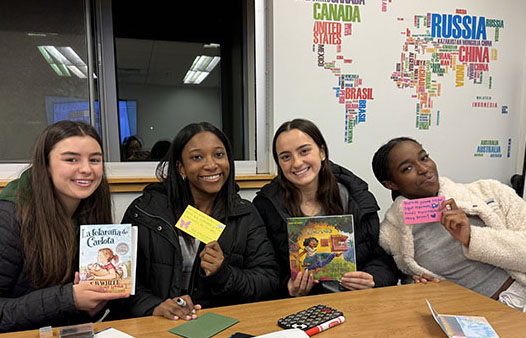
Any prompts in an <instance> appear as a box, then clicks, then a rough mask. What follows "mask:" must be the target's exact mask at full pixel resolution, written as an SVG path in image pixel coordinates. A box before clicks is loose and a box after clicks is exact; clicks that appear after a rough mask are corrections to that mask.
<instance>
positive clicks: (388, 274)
mask: <svg viewBox="0 0 526 338" xmlns="http://www.w3.org/2000/svg"><path fill="white" fill-rule="evenodd" d="M273 155H274V160H275V161H276V163H277V164H278V177H276V178H275V179H274V180H273V181H272V182H270V183H269V184H267V185H266V186H265V187H263V188H262V189H261V191H259V192H258V193H257V196H256V198H255V199H254V205H255V206H256V208H257V209H258V211H259V213H260V215H261V217H262V218H263V222H264V223H265V225H266V226H267V233H268V236H269V238H270V239H271V242H272V244H273V245H274V250H275V252H276V257H277V261H278V264H279V266H280V270H281V272H280V296H281V297H287V296H302V295H306V294H310V293H320V292H335V291H343V290H358V289H366V288H372V287H379V286H387V285H395V284H396V283H397V281H398V270H397V268H396V265H395V263H394V261H393V259H392V257H391V256H389V255H387V254H386V253H385V251H384V250H383V249H382V248H381V247H380V246H379V244H378V234H379V219H378V214H377V211H378V209H379V208H378V205H377V203H376V200H375V198H374V196H373V195H372V194H371V193H370V192H369V190H368V186H367V183H365V182H364V181H363V180H362V179H360V178H359V177H358V176H356V175H354V174H353V173H352V172H350V171H349V170H347V169H345V168H343V167H340V166H338V165H336V164H334V163H331V162H330V161H329V151H328V148H327V144H326V142H325V140H324V138H323V136H322V134H321V132H320V131H319V129H318V128H317V127H316V126H315V125H314V124H313V123H312V122H310V121H307V120H303V119H295V120H292V121H289V122H285V123H283V124H282V125H281V127H280V128H279V129H278V130H277V131H276V134H275V135H274V141H273ZM341 214H352V215H353V219H354V226H355V246H356V259H357V270H358V271H355V272H347V273H345V274H344V276H343V277H342V279H341V281H340V282H339V283H334V282H320V283H316V281H314V277H313V275H312V273H310V274H307V273H301V272H300V273H298V275H297V277H296V278H295V280H291V278H290V266H289V248H288V235H287V218H288V217H301V216H315V215H341Z"/></svg>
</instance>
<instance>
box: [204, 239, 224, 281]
mask: <svg viewBox="0 0 526 338" xmlns="http://www.w3.org/2000/svg"><path fill="white" fill-rule="evenodd" d="M199 257H200V258H201V268H202V269H203V270H205V274H206V275H207V276H210V275H212V274H214V273H216V271H217V270H219V268H220V267H221V264H223V261H224V259H225V257H224V256H223V250H221V246H219V243H218V242H217V241H212V242H210V243H208V244H207V245H206V246H205V248H204V249H203V251H201V253H200V254H199Z"/></svg>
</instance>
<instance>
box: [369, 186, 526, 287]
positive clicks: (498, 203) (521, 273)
mask: <svg viewBox="0 0 526 338" xmlns="http://www.w3.org/2000/svg"><path fill="white" fill-rule="evenodd" d="M439 182H440V190H439V192H438V196H445V197H446V199H449V198H454V199H455V202H456V203H457V206H458V208H459V209H461V210H463V211H464V212H465V213H466V214H469V215H477V216H478V217H480V219H481V220H482V221H483V222H484V223H485V224H486V225H487V227H477V226H471V237H470V242H469V248H468V247H465V246H463V247H462V248H463V251H464V255H465V256H466V257H467V258H469V259H472V260H477V261H480V262H484V263H488V264H491V265H494V266H498V267H500V268H502V269H504V270H505V271H506V272H507V273H508V274H509V275H510V276H511V277H512V278H514V279H515V280H517V281H518V282H519V283H520V284H522V285H524V286H526V201H524V200H523V199H522V198H520V197H519V196H518V195H517V194H516V193H515V191H514V190H513V189H511V188H510V187H508V186H506V185H504V184H502V183H500V182H498V181H495V180H480V181H476V182H473V183H470V184H460V183H455V182H453V181H451V180H450V179H448V178H445V177H441V178H440V181H439ZM405 199H406V198H405V197H402V196H399V197H397V198H396V199H395V201H394V202H393V204H392V205H391V207H390V208H389V210H387V212H386V214H385V218H384V220H383V221H382V223H381V224H380V245H381V246H382V247H383V248H384V249H385V251H387V253H389V254H391V255H392V256H393V258H394V260H395V262H396V264H397V265H398V268H399V269H400V270H401V271H402V272H403V273H405V274H407V275H422V274H423V273H427V274H429V275H431V276H435V277H437V278H440V279H445V278H444V277H443V276H440V275H437V274H435V273H433V272H432V271H429V270H427V269H425V268H424V267H422V266H420V265H419V264H418V263H417V262H416V261H415V259H414V244H413V234H412V231H411V229H412V226H411V225H405V224H404V218H403V214H402V201H403V200H405ZM430 240H432V239H430Z"/></svg>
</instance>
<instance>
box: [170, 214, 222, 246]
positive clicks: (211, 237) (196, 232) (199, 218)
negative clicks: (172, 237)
mask: <svg viewBox="0 0 526 338" xmlns="http://www.w3.org/2000/svg"><path fill="white" fill-rule="evenodd" d="M175 227H176V228H178V229H180V230H181V231H184V232H186V233H187V234H189V235H190V236H192V237H195V238H197V239H198V240H200V241H201V242H203V243H205V244H208V243H210V242H212V241H217V239H218V238H219V236H221V233H222V232H223V230H224V229H225V225H224V224H223V223H221V222H219V221H217V220H215V219H214V218H212V217H210V216H208V215H207V214H205V213H204V212H202V211H199V210H198V209H196V208H194V207H193V206H191V205H189V206H187V207H186V209H185V211H184V212H183V214H182V215H181V218H179V220H178V221H177V223H176V224H175Z"/></svg>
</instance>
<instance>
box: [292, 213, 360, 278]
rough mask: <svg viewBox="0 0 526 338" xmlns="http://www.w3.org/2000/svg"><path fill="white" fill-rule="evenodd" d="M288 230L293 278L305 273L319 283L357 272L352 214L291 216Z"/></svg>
mask: <svg viewBox="0 0 526 338" xmlns="http://www.w3.org/2000/svg"><path fill="white" fill-rule="evenodd" d="M287 229H288V241H289V260H290V272H291V277H292V279H294V278H295V277H296V275H297V274H298V272H300V271H305V270H309V271H312V273H313V275H314V278H315V279H317V280H322V281H323V280H340V279H341V277H342V276H343V274H344V273H346V272H350V271H356V253H355V245H354V224H353V216H352V215H336V216H313V217H291V218H289V219H288V222H287Z"/></svg>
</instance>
